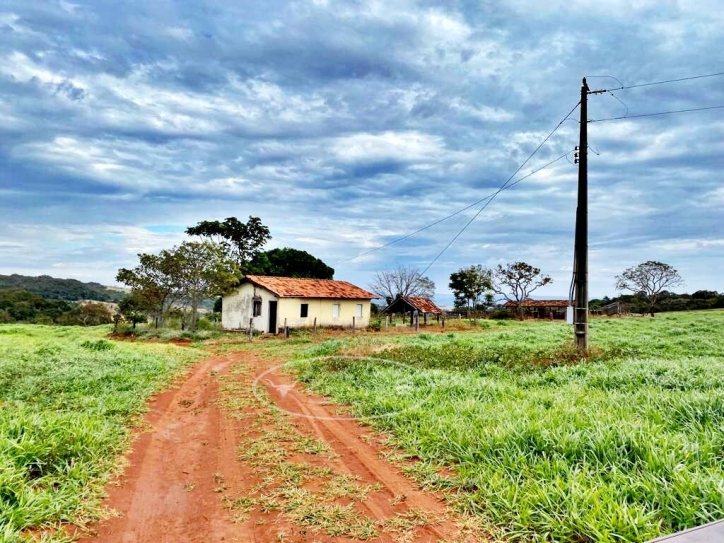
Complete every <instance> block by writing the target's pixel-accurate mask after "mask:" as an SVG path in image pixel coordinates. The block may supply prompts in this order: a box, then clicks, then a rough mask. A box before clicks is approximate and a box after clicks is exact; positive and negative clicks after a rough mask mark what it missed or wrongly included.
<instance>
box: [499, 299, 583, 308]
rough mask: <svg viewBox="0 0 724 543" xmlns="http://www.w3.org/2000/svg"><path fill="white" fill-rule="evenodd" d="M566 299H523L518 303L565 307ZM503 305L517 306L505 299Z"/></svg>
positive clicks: (524, 305)
mask: <svg viewBox="0 0 724 543" xmlns="http://www.w3.org/2000/svg"><path fill="white" fill-rule="evenodd" d="M568 304H569V302H568V300H523V302H522V303H521V304H520V305H521V306H522V307H567V306H568ZM503 307H518V304H517V303H515V302H512V301H510V300H509V301H507V302H505V304H503Z"/></svg>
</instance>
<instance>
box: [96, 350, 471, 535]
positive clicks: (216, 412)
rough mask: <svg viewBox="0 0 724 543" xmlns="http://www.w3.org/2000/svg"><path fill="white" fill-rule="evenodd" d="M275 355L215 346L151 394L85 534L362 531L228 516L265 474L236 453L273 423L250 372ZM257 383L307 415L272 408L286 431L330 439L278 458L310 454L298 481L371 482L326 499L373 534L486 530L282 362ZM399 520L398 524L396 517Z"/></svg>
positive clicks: (314, 487)
mask: <svg viewBox="0 0 724 543" xmlns="http://www.w3.org/2000/svg"><path fill="white" fill-rule="evenodd" d="M274 365H275V363H274V362H272V361H268V360H263V359H261V358H260V357H258V356H256V355H255V354H253V353H250V352H235V353H230V354H227V355H222V356H213V357H211V358H208V359H206V360H204V361H203V362H201V363H200V364H198V365H197V366H195V367H194V368H193V369H192V370H191V371H190V372H189V373H188V374H187V375H186V376H185V377H184V378H183V379H181V380H180V382H181V384H180V385H178V386H176V387H174V388H172V389H170V390H168V391H166V392H163V393H161V394H159V395H158V396H156V398H155V399H154V400H153V401H152V402H151V403H150V404H149V407H150V409H151V411H150V412H149V414H148V415H147V416H146V417H145V422H146V423H147V426H148V427H150V428H151V430H150V431H143V432H142V433H139V435H138V436H137V439H136V440H135V442H134V444H133V449H132V451H131V453H130V454H129V456H128V463H129V465H128V467H127V469H126V471H125V473H124V474H123V476H122V477H121V478H120V480H119V482H118V484H116V485H110V486H109V488H108V499H107V500H106V505H107V506H108V507H109V508H111V509H113V510H115V511H118V512H119V516H117V517H112V518H109V519H107V520H105V521H102V522H99V523H97V524H96V525H95V526H92V527H91V530H90V533H91V534H93V535H90V536H85V537H84V538H83V539H82V540H83V541H95V542H99V543H150V542H154V543H155V542H162V543H164V542H169V543H170V542H174V543H175V542H190V543H201V542H204V543H207V542H221V541H223V542H238V543H247V542H255V543H257V542H272V541H284V542H285V543H298V542H303V541H310V542H317V543H322V542H324V543H343V542H344V543H346V542H353V541H359V539H354V538H353V537H350V536H347V535H329V534H328V533H325V532H324V531H323V530H319V529H318V528H315V527H314V526H313V525H304V526H302V525H299V524H295V522H294V520H293V519H291V518H290V516H291V517H293V515H289V514H285V512H284V511H282V510H280V509H278V508H277V509H271V510H264V509H263V508H259V507H258V505H257V506H254V507H253V508H249V510H248V511H245V512H244V513H243V514H241V515H239V514H237V515H236V517H235V511H234V505H233V504H234V503H240V502H239V500H242V502H243V500H249V499H251V498H250V497H251V496H252V495H256V496H258V495H259V494H260V492H261V491H260V490H259V489H260V488H264V485H265V484H266V483H265V480H267V479H268V477H269V473H268V472H265V471H264V469H263V468H260V465H259V464H258V463H255V462H254V461H251V460H244V459H243V456H244V452H245V447H248V445H247V441H248V439H250V436H255V435H256V436H259V435H260V434H262V435H263V432H264V431H267V430H270V428H269V427H266V426H264V424H267V425H273V424H274V423H273V420H274V417H273V416H271V417H270V416H269V412H270V410H273V409H274V407H273V405H264V404H263V403H262V402H258V401H257V400H256V399H255V398H254V396H253V394H252V381H253V379H254V378H255V377H256V376H257V375H260V374H261V373H263V372H265V371H266V370H268V369H269V368H271V367H272V366H274ZM237 370H241V371H237ZM264 387H265V390H266V391H267V394H268V396H269V399H270V400H271V401H272V402H273V404H276V405H277V406H278V407H279V408H280V409H282V410H287V411H291V412H299V413H303V414H306V415H308V416H309V417H308V418H303V417H293V416H283V417H281V418H282V419H283V420H284V421H287V422H286V423H284V424H287V426H288V428H287V430H285V431H289V430H290V429H291V432H293V433H294V434H295V435H298V436H299V438H300V439H305V438H306V439H311V438H315V439H316V440H318V441H320V442H323V443H324V444H326V446H328V447H329V449H330V453H329V454H321V455H315V454H305V453H300V452H293V451H292V452H289V454H287V456H286V457H285V458H284V459H283V460H282V461H281V462H282V464H285V465H286V466H288V467H289V466H291V467H294V466H297V467H298V466H304V465H307V466H310V467H313V468H316V469H320V470H322V469H323V470H327V471H328V472H330V474H329V475H325V476H323V477H320V478H317V479H314V478H313V477H312V478H310V479H309V480H308V481H307V482H306V483H304V485H306V487H305V486H304V485H301V486H300V487H299V489H301V490H302V491H304V490H305V488H306V490H307V491H309V492H310V493H314V492H317V493H322V492H323V490H324V488H325V487H324V485H325V484H328V483H329V482H330V481H331V480H333V479H334V478H339V477H342V478H344V477H349V478H350V479H351V480H355V481H357V483H355V484H358V485H359V488H361V487H369V488H370V489H372V488H374V489H375V490H373V491H370V492H369V494H368V495H367V496H366V497H365V498H364V499H359V500H357V501H356V500H354V499H351V498H347V497H345V496H340V497H339V498H338V499H336V501H335V502H334V503H336V504H337V505H339V506H345V507H354V508H355V510H356V511H357V512H358V515H359V517H360V518H368V519H369V521H370V522H372V523H374V524H375V525H376V526H377V528H378V530H377V535H376V536H374V537H373V538H372V539H370V540H371V541H375V542H383V543H412V542H419V543H423V542H424V543H428V542H430V543H436V542H439V541H445V542H453V541H454V542H463V541H465V542H468V543H470V542H475V541H482V540H483V539H481V538H479V537H477V536H473V535H470V533H469V531H468V530H465V531H461V530H460V528H459V524H461V523H463V524H464V523H465V521H464V519H461V518H460V517H456V515H454V514H453V513H452V512H451V511H450V509H449V508H448V507H447V506H446V505H445V503H444V502H443V500H442V497H441V496H440V495H437V494H434V493H430V492H427V491H423V490H421V489H419V487H418V485H417V484H416V483H414V482H413V481H412V480H411V479H409V478H408V477H407V476H405V475H404V474H403V473H402V471H401V469H400V468H398V467H395V466H393V465H392V464H390V463H389V462H388V461H386V460H385V459H384V458H382V456H381V455H380V453H381V452H383V448H382V447H381V446H380V444H379V442H378V439H377V438H376V436H375V434H374V433H373V432H372V431H370V430H369V429H365V428H363V427H362V426H361V425H360V424H359V423H357V422H355V421H354V420H339V419H333V420H329V418H333V417H335V415H336V410H337V409H338V408H339V406H335V405H333V404H330V403H329V402H328V401H327V399H325V398H322V397H319V396H315V395H313V394H309V393H306V392H302V391H300V390H297V383H296V382H295V381H294V380H293V379H292V377H290V376H289V375H287V374H285V373H283V372H273V373H271V374H269V375H268V376H267V380H265V382H264ZM230 401H231V403H232V404H233V402H234V401H237V404H236V406H235V407H230ZM260 423H262V424H261V427H260V426H259V425H260ZM271 431H272V432H273V431H275V430H274V429H273V428H271ZM294 439H296V438H294ZM240 446H241V447H240ZM262 460H263V459H262ZM276 466H277V467H278V466H279V464H276ZM282 467H283V466H282ZM267 489H269V487H267ZM272 490H275V489H274V488H272ZM255 493H256V494H255ZM325 503H327V504H329V503H330V502H329V501H327V502H325ZM420 515H422V518H423V520H422V521H421V520H420ZM426 519H427V520H426ZM398 521H399V523H400V524H398V525H397V526H396V527H394V523H395V522H398ZM390 523H392V524H390ZM391 526H393V527H392V528H391Z"/></svg>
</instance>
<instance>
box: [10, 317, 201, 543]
mask: <svg viewBox="0 0 724 543" xmlns="http://www.w3.org/2000/svg"><path fill="white" fill-rule="evenodd" d="M109 331H110V328H109V327H98V328H80V327H67V328H62V327H47V326H38V325H3V326H0V542H8V543H9V542H15V541H23V537H24V536H26V535H27V534H28V533H29V531H30V532H32V533H34V534H35V535H36V536H38V537H41V538H42V540H43V541H59V540H62V539H63V535H62V533H56V534H53V531H54V528H55V527H57V526H59V525H60V523H63V522H73V523H79V524H83V523H84V522H86V521H88V520H91V519H93V518H95V517H96V516H97V515H98V514H99V498H100V496H101V495H102V491H103V485H104V484H105V482H106V481H107V480H108V478H109V477H110V476H111V474H112V473H113V472H114V470H116V469H117V468H118V455H119V454H120V453H122V452H123V451H124V450H125V449H126V448H127V446H128V443H129V431H128V428H129V426H131V425H132V424H133V423H134V422H135V421H136V420H137V417H138V415H139V413H141V412H142V411H143V410H144V404H145V402H146V400H147V399H148V397H149V395H150V394H151V393H152V392H154V391H155V390H157V389H159V388H160V387H162V386H163V385H164V384H166V383H168V382H169V381H170V380H171V378H172V377H173V376H174V375H176V374H177V373H178V372H179V371H180V370H181V369H182V368H183V366H184V365H186V364H188V363H189V362H191V361H193V360H194V359H196V358H197V357H198V355H199V354H200V353H199V352H198V351H197V350H195V349H189V348H180V347H175V346H172V345H159V344H151V343H130V342H112V341H108V340H107V339H104V336H106V335H107V334H108V332H109Z"/></svg>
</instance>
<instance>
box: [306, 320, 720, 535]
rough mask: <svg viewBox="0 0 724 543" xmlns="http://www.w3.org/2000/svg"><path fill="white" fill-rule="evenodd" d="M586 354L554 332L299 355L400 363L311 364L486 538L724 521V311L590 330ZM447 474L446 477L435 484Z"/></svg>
mask: <svg viewBox="0 0 724 543" xmlns="http://www.w3.org/2000/svg"><path fill="white" fill-rule="evenodd" d="M591 331H592V341H593V344H594V345H595V346H596V350H595V351H594V357H593V358H592V359H591V360H589V361H580V360H578V357H576V356H575V353H572V352H571V351H570V350H569V349H566V348H565V347H562V345H563V343H564V342H565V341H569V340H570V335H571V332H570V329H569V328H568V327H566V326H565V325H563V324H559V323H510V324H506V325H503V326H497V325H494V324H491V326H489V327H487V329H482V328H481V329H480V332H478V333H468V334H458V333H452V334H439V333H438V334H420V335H416V336H411V335H406V336H399V337H389V336H388V337H386V338H385V337H383V338H372V339H369V338H360V339H353V340H333V341H331V342H329V341H328V342H325V343H321V344H315V345H303V344H302V345H297V346H296V350H295V353H296V356H297V357H301V358H304V357H315V356H326V355H333V354H335V353H346V354H349V353H357V354H368V353H369V354H373V355H374V356H377V357H382V358H386V359H391V360H395V361H397V362H399V363H401V364H403V365H390V364H380V363H378V362H372V361H370V362H352V363H350V362H349V360H345V359H338V360H331V361H319V360H313V361H307V362H302V363H301V364H300V365H298V366H297V371H298V372H299V375H300V378H301V379H302V380H304V381H306V382H307V383H309V384H310V386H311V387H312V388H314V389H315V390H316V391H318V392H321V393H323V394H326V395H330V396H332V397H333V398H334V399H335V400H336V401H339V402H342V403H347V404H350V405H352V406H353V408H354V410H355V412H356V413H357V414H358V415H360V416H372V415H387V416H383V417H382V418H377V419H374V421H373V424H375V425H376V426H378V427H379V428H380V429H383V430H385V431H388V432H390V433H392V434H393V435H394V436H395V440H396V443H397V444H398V445H399V446H401V447H402V448H403V449H404V450H405V451H407V453H408V454H409V455H411V456H414V457H417V458H419V459H420V460H421V461H420V463H419V464H418V465H417V466H416V467H415V468H414V469H413V471H414V473H415V475H417V476H418V477H419V478H420V480H421V481H423V482H424V483H425V484H429V485H431V486H433V487H437V488H441V489H443V490H446V491H448V492H450V493H451V497H452V499H453V500H454V501H455V502H456V503H457V505H458V506H459V507H460V508H461V509H463V510H466V511H471V512H474V513H476V514H477V515H479V516H480V518H481V519H482V520H483V521H484V523H486V524H487V525H488V526H489V527H490V528H491V530H495V531H498V533H500V532H502V533H504V534H505V535H506V536H507V537H508V538H510V539H513V540H518V541H551V540H552V541H612V542H613V541H645V540H647V539H650V538H653V537H656V536H658V535H661V534H664V533H670V532H673V531H677V530H680V529H683V528H686V527H690V526H695V525H698V524H702V523H705V522H707V521H711V520H714V519H717V518H724V431H723V430H722V429H723V428H724V312H721V311H709V312H697V313H677V314H669V315H660V316H658V317H656V318H655V319H644V318H640V319H622V320H596V321H594V322H593V324H592V326H591ZM442 467H446V468H453V471H454V472H455V476H454V477H453V478H452V479H449V478H441V477H439V476H438V475H437V473H438V472H439V470H440V468H442Z"/></svg>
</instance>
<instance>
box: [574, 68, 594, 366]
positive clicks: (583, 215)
mask: <svg viewBox="0 0 724 543" xmlns="http://www.w3.org/2000/svg"><path fill="white" fill-rule="evenodd" d="M589 92H590V90H589V88H588V84H587V83H586V78H585V77H584V78H583V85H582V86H581V135H580V142H579V146H578V207H577V208H576V241H575V260H574V261H575V269H574V270H573V273H574V274H575V289H576V290H575V292H576V297H575V306H574V310H573V332H574V334H575V338H576V347H577V348H578V350H579V351H582V352H588V93H589Z"/></svg>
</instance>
